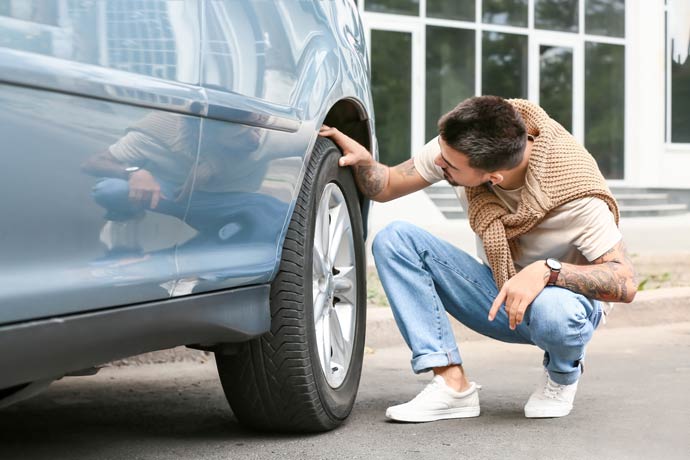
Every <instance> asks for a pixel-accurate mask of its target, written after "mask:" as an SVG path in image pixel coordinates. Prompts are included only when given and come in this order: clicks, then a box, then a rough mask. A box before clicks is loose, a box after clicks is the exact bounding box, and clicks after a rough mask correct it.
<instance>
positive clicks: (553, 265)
mask: <svg viewBox="0 0 690 460" xmlns="http://www.w3.org/2000/svg"><path fill="white" fill-rule="evenodd" d="M546 265H547V266H548V267H549V268H550V269H551V270H560V269H561V263H560V262H559V261H558V260H557V259H552V258H550V257H549V258H548V259H546Z"/></svg>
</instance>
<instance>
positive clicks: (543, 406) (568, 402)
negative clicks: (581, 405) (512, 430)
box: [525, 372, 577, 418]
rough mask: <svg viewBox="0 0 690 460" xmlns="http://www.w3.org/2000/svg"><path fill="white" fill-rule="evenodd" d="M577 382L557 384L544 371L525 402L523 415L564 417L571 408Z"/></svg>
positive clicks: (528, 416) (531, 416) (529, 416)
mask: <svg viewBox="0 0 690 460" xmlns="http://www.w3.org/2000/svg"><path fill="white" fill-rule="evenodd" d="M576 392H577V382H575V383H573V384H572V385H559V384H558V383H556V382H554V381H553V380H551V377H549V374H548V372H544V380H543V382H542V383H541V384H540V385H539V387H538V388H537V389H536V391H535V392H534V393H532V396H530V397H529V400H528V401H527V404H525V417H527V418H549V417H565V416H566V415H568V414H569V413H570V411H571V410H572V409H573V401H574V400H575V393H576Z"/></svg>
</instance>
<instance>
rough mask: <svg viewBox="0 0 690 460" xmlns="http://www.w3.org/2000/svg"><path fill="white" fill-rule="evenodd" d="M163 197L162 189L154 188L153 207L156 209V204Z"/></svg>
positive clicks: (152, 195) (152, 194)
mask: <svg viewBox="0 0 690 460" xmlns="http://www.w3.org/2000/svg"><path fill="white" fill-rule="evenodd" d="M160 199H161V191H160V190H154V191H153V192H152V193H151V209H156V206H158V202H159V201H160Z"/></svg>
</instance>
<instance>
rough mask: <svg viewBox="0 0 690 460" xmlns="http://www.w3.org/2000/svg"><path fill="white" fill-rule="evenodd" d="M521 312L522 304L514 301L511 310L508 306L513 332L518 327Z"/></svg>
mask: <svg viewBox="0 0 690 460" xmlns="http://www.w3.org/2000/svg"><path fill="white" fill-rule="evenodd" d="M519 310H520V304H519V303H518V302H517V301H513V302H512V303H511V304H510V309H508V307H507V306H506V311H508V318H509V321H508V322H509V325H510V329H511V330H515V328H516V327H517V315H518V311H519Z"/></svg>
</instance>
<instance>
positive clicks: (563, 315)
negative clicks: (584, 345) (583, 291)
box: [528, 287, 587, 344]
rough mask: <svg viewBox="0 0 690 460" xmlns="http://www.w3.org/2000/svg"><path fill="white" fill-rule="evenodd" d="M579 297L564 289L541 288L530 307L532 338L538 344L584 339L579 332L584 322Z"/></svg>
mask: <svg viewBox="0 0 690 460" xmlns="http://www.w3.org/2000/svg"><path fill="white" fill-rule="evenodd" d="M580 297H581V296H578V295H577V294H575V293H573V292H571V291H568V290H567V289H562V288H558V287H547V288H546V289H544V290H543V291H542V292H541V293H540V294H539V295H538V296H537V298H536V299H535V300H534V302H532V305H530V308H529V309H530V311H529V313H528V316H529V317H528V325H529V329H530V334H531V336H532V340H533V341H534V342H535V343H537V344H539V343H543V344H564V343H570V342H571V340H574V339H577V340H580V339H583V337H581V336H580V334H581V331H582V328H583V327H584V326H585V325H586V321H587V311H586V308H585V305H584V303H583V299H581V298H580ZM584 301H586V300H584Z"/></svg>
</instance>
